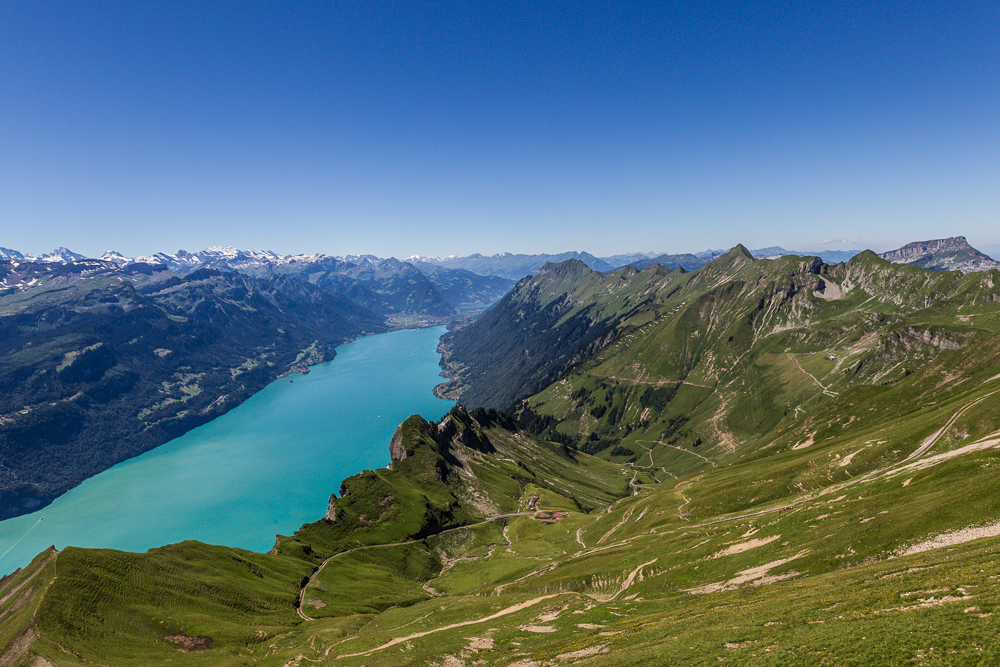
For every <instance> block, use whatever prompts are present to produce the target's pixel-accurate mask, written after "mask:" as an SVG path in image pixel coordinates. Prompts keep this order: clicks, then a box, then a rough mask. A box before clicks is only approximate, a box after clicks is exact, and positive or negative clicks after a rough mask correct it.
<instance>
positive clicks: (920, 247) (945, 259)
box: [879, 236, 1000, 273]
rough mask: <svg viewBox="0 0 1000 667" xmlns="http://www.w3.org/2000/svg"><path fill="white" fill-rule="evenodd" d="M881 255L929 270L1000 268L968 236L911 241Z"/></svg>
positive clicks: (984, 269) (966, 271)
mask: <svg viewBox="0 0 1000 667" xmlns="http://www.w3.org/2000/svg"><path fill="white" fill-rule="evenodd" d="M879 257H881V258H882V259H887V260H889V261H890V262H894V263H896V264H913V265H914V266H919V267H920V268H922V269H927V270H928V271H961V272H962V273H975V272H977V271H989V270H990V269H996V268H1000V262H997V261H995V260H993V259H992V258H990V257H989V256H987V255H985V254H983V253H981V252H979V251H978V250H976V249H975V248H973V247H972V246H971V245H969V242H968V241H966V240H965V237H964V236H953V237H951V238H948V239H935V240H933V241H917V242H915V243H908V244H906V245H905V246H903V247H902V248H899V249H898V250H892V251H889V252H886V253H882V254H881V255H879Z"/></svg>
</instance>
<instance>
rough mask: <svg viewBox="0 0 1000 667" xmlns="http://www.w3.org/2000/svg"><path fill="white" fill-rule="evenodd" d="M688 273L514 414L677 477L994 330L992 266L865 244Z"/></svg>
mask: <svg viewBox="0 0 1000 667" xmlns="http://www.w3.org/2000/svg"><path fill="white" fill-rule="evenodd" d="M641 276H642V274H639V275H638V276H636V278H637V279H638V278H640V277H641ZM689 276H690V277H686V278H685V280H684V284H683V285H682V286H680V288H679V289H677V290H676V291H675V292H673V293H672V294H671V295H670V296H669V297H668V298H667V299H666V300H665V302H664V303H663V304H658V303H657V302H656V301H655V300H651V301H649V302H648V303H647V304H646V305H645V306H644V307H643V308H640V309H637V310H634V311H633V314H632V315H630V316H629V317H626V318H623V319H621V321H620V322H619V323H618V324H617V325H616V326H615V329H614V338H616V340H615V341H614V342H612V343H610V344H609V345H607V346H606V347H605V348H603V349H601V350H599V351H597V352H596V353H595V354H594V355H593V356H592V357H590V358H589V359H587V360H586V361H583V362H582V363H580V364H578V365H576V366H575V367H573V368H572V369H570V370H569V371H567V372H566V373H565V375H564V376H563V377H562V378H561V379H560V381H558V382H556V383H553V384H552V385H550V386H549V387H547V388H546V389H544V390H543V391H541V392H539V393H538V394H537V395H535V396H533V397H531V398H530V399H529V400H528V401H527V402H526V403H525V404H524V406H523V407H521V408H520V410H521V418H522V420H523V421H526V422H527V423H529V424H531V425H533V426H534V427H535V429H536V430H537V431H539V432H542V433H544V434H545V435H546V436H547V437H550V438H554V439H557V440H562V441H565V442H569V443H573V444H574V445H575V446H578V447H580V448H581V449H583V450H584V451H589V452H592V453H594V452H603V454H602V456H605V457H607V458H611V459H613V460H616V461H621V462H625V461H630V462H634V463H639V462H641V461H645V463H646V465H647V466H649V467H663V468H666V469H667V470H668V471H669V472H671V473H673V474H679V473H684V472H687V471H689V470H693V469H696V468H698V467H702V466H704V465H706V464H707V463H708V461H717V460H719V459H720V458H722V457H724V456H728V455H729V454H731V453H733V452H734V451H736V450H738V449H739V448H741V447H743V446H746V445H747V444H749V443H752V442H754V441H756V440H757V439H759V438H761V437H763V436H764V435H765V434H767V433H770V432H771V431H772V430H773V429H775V428H776V427H778V426H779V424H783V423H785V422H791V421H794V420H795V419H796V418H797V417H798V416H800V415H802V414H804V413H806V412H809V411H810V410H813V409H815V408H816V407H817V406H819V405H821V404H823V403H825V402H828V401H830V400H831V399H832V398H834V397H836V396H837V395H839V394H840V393H842V392H844V391H847V390H850V389H851V388H852V387H859V386H869V385H882V384H886V383H891V382H895V381H898V380H900V379H902V378H904V377H906V376H907V375H908V374H911V373H913V372H914V371H916V370H917V369H919V368H921V367H922V366H923V365H925V364H927V363H929V362H930V361H931V360H933V359H935V358H937V356H938V355H940V354H941V353H942V352H943V351H947V350H952V349H957V348H960V347H962V346H964V345H967V344H969V343H971V342H973V341H976V340H980V339H982V338H984V337H986V336H989V335H991V333H993V332H996V331H998V330H1000V319H998V318H1000V302H998V298H1000V291H998V286H1000V273H996V272H989V273H982V274H971V275H962V274H960V273H958V272H950V273H930V272H927V271H923V270H920V269H917V268H915V267H906V266H893V265H890V264H889V263H888V262H885V261H883V260H880V259H878V258H877V257H875V256H874V255H873V254H872V253H862V254H861V255H858V256H857V257H855V258H854V259H852V260H851V261H850V262H848V263H846V264H838V265H835V266H828V265H824V264H822V263H820V262H819V261H818V260H816V259H815V258H798V257H784V258H782V259H780V260H774V261H770V260H757V261H751V260H750V259H749V258H748V257H746V256H744V255H741V254H737V253H735V252H734V253H730V254H729V255H728V256H725V257H723V258H720V259H719V260H717V261H716V262H713V263H712V264H709V265H707V266H706V267H705V268H704V269H702V270H701V271H698V272H695V273H692V274H689Z"/></svg>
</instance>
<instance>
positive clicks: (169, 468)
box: [0, 327, 453, 574]
mask: <svg viewBox="0 0 1000 667" xmlns="http://www.w3.org/2000/svg"><path fill="white" fill-rule="evenodd" d="M442 333H444V327H434V328H429V329H415V330H406V331H396V332H392V333H387V334H380V335H377V336H366V337H364V338H360V339H358V340H356V341H354V342H352V343H348V344H346V345H341V346H340V347H338V348H337V356H336V358H335V359H334V360H333V361H331V362H329V363H325V364H320V365H318V366H313V367H311V369H310V370H311V372H310V373H309V374H308V375H293V376H291V377H290V378H285V379H282V380H278V381H276V382H274V383H272V384H270V385H268V386H267V387H266V388H265V389H263V390H262V391H260V392H258V393H257V394H255V395H254V396H252V397H251V398H250V399H249V400H247V401H246V402H245V403H243V404H242V405H240V406H239V407H237V408H235V409H233V410H231V411H230V412H228V413H227V414H225V415H223V416H221V417H219V418H218V419H215V420H214V421H212V422H210V423H208V424H205V425H204V426H201V427H199V428H197V429H195V430H193V431H191V432H189V433H187V434H185V435H183V436H181V437H180V438H177V439H175V440H171V441H170V442H168V443H166V444H165V445H162V446H161V447H157V448H156V449H154V450H152V451H150V452H147V453H145V454H143V455H141V456H137V457H135V458H133V459H129V460H128V461H124V462H122V463H119V464H118V465H116V466H115V467H113V468H110V469H109V470H106V471H104V472H103V473H101V474H99V475H96V476H95V477H92V478H90V479H88V480H86V481H85V482H83V484H81V485H80V486H78V487H76V488H75V489H73V490H71V491H69V492H68V493H66V494H64V495H63V496H60V497H59V498H58V499H56V500H55V501H54V502H53V503H52V504H51V505H49V506H47V507H45V508H43V509H41V510H39V511H38V512H35V513H34V514H29V515H25V516H20V517H17V518H14V519H8V520H7V521H3V522H0V574H6V573H9V572H12V571H13V570H15V569H17V568H18V567H23V566H24V565H26V564H28V563H29V562H31V559H32V558H34V557H35V556H36V555H37V554H38V553H39V552H41V551H43V550H44V549H46V548H47V547H48V546H49V545H53V544H54V545H55V546H56V548H58V549H62V548H63V547H66V546H70V545H72V546H78V547H106V548H112V549H121V550H125V551H145V550H147V549H150V548H153V547H158V546H162V545H164V544H171V543H173V542H179V541H182V540H199V541H202V542H208V543H211V544H224V545H227V546H233V547H242V548H244V549H250V550H253V551H267V550H268V549H270V548H271V547H272V546H273V545H274V538H275V535H277V534H281V535H289V534H291V533H292V532H294V531H295V530H297V529H298V528H299V526H301V525H302V524H304V523H310V522H313V521H318V520H319V519H321V518H323V516H324V514H325V513H326V507H327V502H328V500H329V498H330V494H331V493H335V492H337V491H338V490H339V489H340V482H341V481H342V480H343V479H344V478H345V477H350V476H351V475H353V474H356V473H358V472H361V471H362V470H366V469H375V468H382V467H385V466H386V465H388V464H389V440H390V438H391V437H392V434H393V432H394V431H395V429H396V427H397V426H398V425H399V424H400V423H401V422H402V421H403V420H405V419H406V418H407V417H409V416H410V415H412V414H419V415H422V416H423V417H424V418H426V419H432V420H435V421H436V420H439V419H440V418H441V417H442V416H443V415H444V414H445V413H446V412H447V411H448V410H450V409H451V407H452V405H453V402H452V401H445V400H442V399H439V398H436V397H435V396H434V395H433V394H432V393H431V390H432V389H433V387H434V386H435V385H437V384H439V383H440V382H441V381H442V380H441V378H440V377H439V376H438V373H440V372H441V369H440V367H439V366H438V361H439V359H440V355H439V354H438V353H437V344H438V339H439V338H440V336H441V334H442ZM43 516H44V517H45V519H44V520H40V519H41V517H43Z"/></svg>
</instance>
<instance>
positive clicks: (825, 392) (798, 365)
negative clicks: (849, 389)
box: [787, 354, 840, 396]
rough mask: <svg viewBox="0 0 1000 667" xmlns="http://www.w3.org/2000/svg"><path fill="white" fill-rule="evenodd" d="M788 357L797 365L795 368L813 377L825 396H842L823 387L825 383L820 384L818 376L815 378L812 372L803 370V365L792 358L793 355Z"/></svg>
mask: <svg viewBox="0 0 1000 667" xmlns="http://www.w3.org/2000/svg"><path fill="white" fill-rule="evenodd" d="M787 356H788V358H789V359H791V360H792V363H793V364H795V367H796V368H798V369H799V370H800V371H802V372H803V373H805V374H806V375H808V376H809V377H811V378H812V381H813V382H815V383H816V386H818V387H819V388H820V389H822V390H823V393H824V394H826V395H827V396H839V395H840V394H838V393H837V392H835V391H830V390H829V389H827V388H826V387H825V386H824V385H823V383H822V382H820V381H819V380H817V379H816V376H815V375H813V374H812V373H810V372H809V371H807V370H806V369H804V368H802V365H801V364H800V363H799V360H798V359H796V358H795V357H793V356H792V355H791V354H789V355H787Z"/></svg>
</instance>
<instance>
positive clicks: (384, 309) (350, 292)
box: [0, 246, 514, 317]
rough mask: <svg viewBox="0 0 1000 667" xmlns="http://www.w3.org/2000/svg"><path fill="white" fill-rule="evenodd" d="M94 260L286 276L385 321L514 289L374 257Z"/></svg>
mask: <svg viewBox="0 0 1000 667" xmlns="http://www.w3.org/2000/svg"><path fill="white" fill-rule="evenodd" d="M83 259H86V258H85V257H84V256H83V255H80V254H79V253H75V252H73V251H71V250H68V249H67V248H56V249H55V250H54V251H53V252H51V253H49V254H46V255H30V254H23V253H21V252H18V251H16V250H10V249H7V248H0V261H2V260H10V261H17V262H35V263H46V264H53V263H55V264H66V263H69V262H74V261H79V260H83ZM99 259H101V260H103V261H105V262H111V263H112V264H115V265H117V266H118V267H120V268H125V267H129V266H134V265H137V264H145V265H151V266H163V267H165V268H167V269H168V270H170V271H171V272H173V273H175V274H177V275H180V276H186V275H189V274H191V273H193V272H194V271H198V270H201V269H216V270H219V271H224V272H230V271H238V272H240V273H243V274H245V275H249V276H254V277H257V278H265V277H276V276H290V277H293V278H296V279H298V280H302V281H305V282H308V283H312V284H314V285H317V286H318V287H322V288H323V289H324V290H326V291H328V292H333V293H334V294H340V295H342V296H345V297H347V298H348V299H350V300H351V301H353V302H354V303H356V304H358V305H361V306H364V307H365V308H368V309H370V310H372V311H374V312H375V313H378V314H379V315H385V316H390V317H391V316H395V315H405V316H413V315H418V316H429V317H448V316H451V315H454V314H455V313H456V312H457V310H458V309H465V308H470V307H475V306H486V305H489V304H491V303H493V302H495V301H497V300H498V299H499V298H500V297H502V296H503V295H504V294H506V293H507V292H508V291H510V288H511V287H513V285H514V281H513V280H509V279H506V278H502V277H498V276H491V275H482V274H476V273H472V272H469V271H465V270H462V269H458V268H455V269H448V268H435V269H434V270H433V271H426V270H424V271H422V270H420V269H418V268H417V267H416V266H414V265H413V264H411V263H408V262H402V261H400V260H397V259H394V258H389V259H382V258H379V257H375V256H374V255H357V256H348V257H331V256H329V255H324V254H319V253H317V254H312V255H279V254H277V253H275V252H271V251H269V250H239V249H237V248H233V247H230V246H212V247H210V248H206V249H205V250H202V251H200V252H195V253H191V252H187V251H185V250H178V251H177V252H176V253H174V254H169V253H164V252H158V253H156V254H154V255H143V256H139V257H126V256H125V255H123V254H121V253H119V252H115V251H108V252H106V253H104V254H103V255H102V256H101V257H100V258H99Z"/></svg>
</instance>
